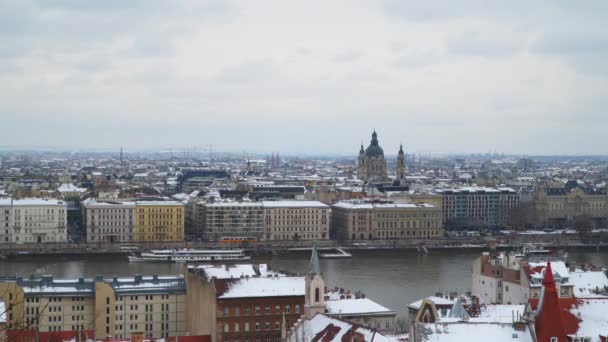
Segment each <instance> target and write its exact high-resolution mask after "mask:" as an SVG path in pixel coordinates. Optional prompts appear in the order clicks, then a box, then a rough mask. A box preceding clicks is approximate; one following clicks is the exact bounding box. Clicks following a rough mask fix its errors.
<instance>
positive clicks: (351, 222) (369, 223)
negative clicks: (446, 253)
mask: <svg viewBox="0 0 608 342" xmlns="http://www.w3.org/2000/svg"><path fill="white" fill-rule="evenodd" d="M332 225H333V229H334V233H335V234H336V237H337V238H338V239H340V240H372V239H381V240H402V239H438V238H442V237H443V235H444V234H443V224H442V213H441V208H440V207H436V206H433V205H431V204H426V203H417V204H396V203H373V202H363V201H344V202H338V203H336V204H334V205H333V206H332Z"/></svg>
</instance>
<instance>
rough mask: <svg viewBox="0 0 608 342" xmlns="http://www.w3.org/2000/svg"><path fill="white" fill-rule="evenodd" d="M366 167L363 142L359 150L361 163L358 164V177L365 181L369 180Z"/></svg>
mask: <svg viewBox="0 0 608 342" xmlns="http://www.w3.org/2000/svg"><path fill="white" fill-rule="evenodd" d="M365 168H366V165H365V150H364V149H363V144H361V149H360V150H359V163H358V164H357V178H359V179H361V180H363V181H366V180H367V172H366V169H365Z"/></svg>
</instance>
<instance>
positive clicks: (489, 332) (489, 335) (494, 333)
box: [416, 322, 533, 342]
mask: <svg viewBox="0 0 608 342" xmlns="http://www.w3.org/2000/svg"><path fill="white" fill-rule="evenodd" d="M416 334H417V335H420V338H419V339H418V341H425V342H462V341H467V342H487V341H491V342H502V341H505V342H507V341H508V342H533V339H532V335H531V334H530V330H529V329H526V331H517V330H515V329H514V328H513V326H512V325H511V324H496V323H465V322H463V323H443V324H442V323H429V324H421V325H417V326H416Z"/></svg>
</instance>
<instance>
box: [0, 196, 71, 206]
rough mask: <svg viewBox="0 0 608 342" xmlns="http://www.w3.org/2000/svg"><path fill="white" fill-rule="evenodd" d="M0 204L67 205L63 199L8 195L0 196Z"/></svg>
mask: <svg viewBox="0 0 608 342" xmlns="http://www.w3.org/2000/svg"><path fill="white" fill-rule="evenodd" d="M0 205H2V206H10V205H12V206H46V205H59V206H67V204H66V202H64V201H63V200H57V199H54V198H22V199H12V198H10V197H7V198H0Z"/></svg>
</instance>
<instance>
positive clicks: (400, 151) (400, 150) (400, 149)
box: [399, 144, 403, 154]
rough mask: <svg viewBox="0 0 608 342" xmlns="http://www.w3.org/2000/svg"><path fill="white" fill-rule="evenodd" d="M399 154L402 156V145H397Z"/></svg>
mask: <svg viewBox="0 0 608 342" xmlns="http://www.w3.org/2000/svg"><path fill="white" fill-rule="evenodd" d="M399 154H403V144H400V145H399Z"/></svg>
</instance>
